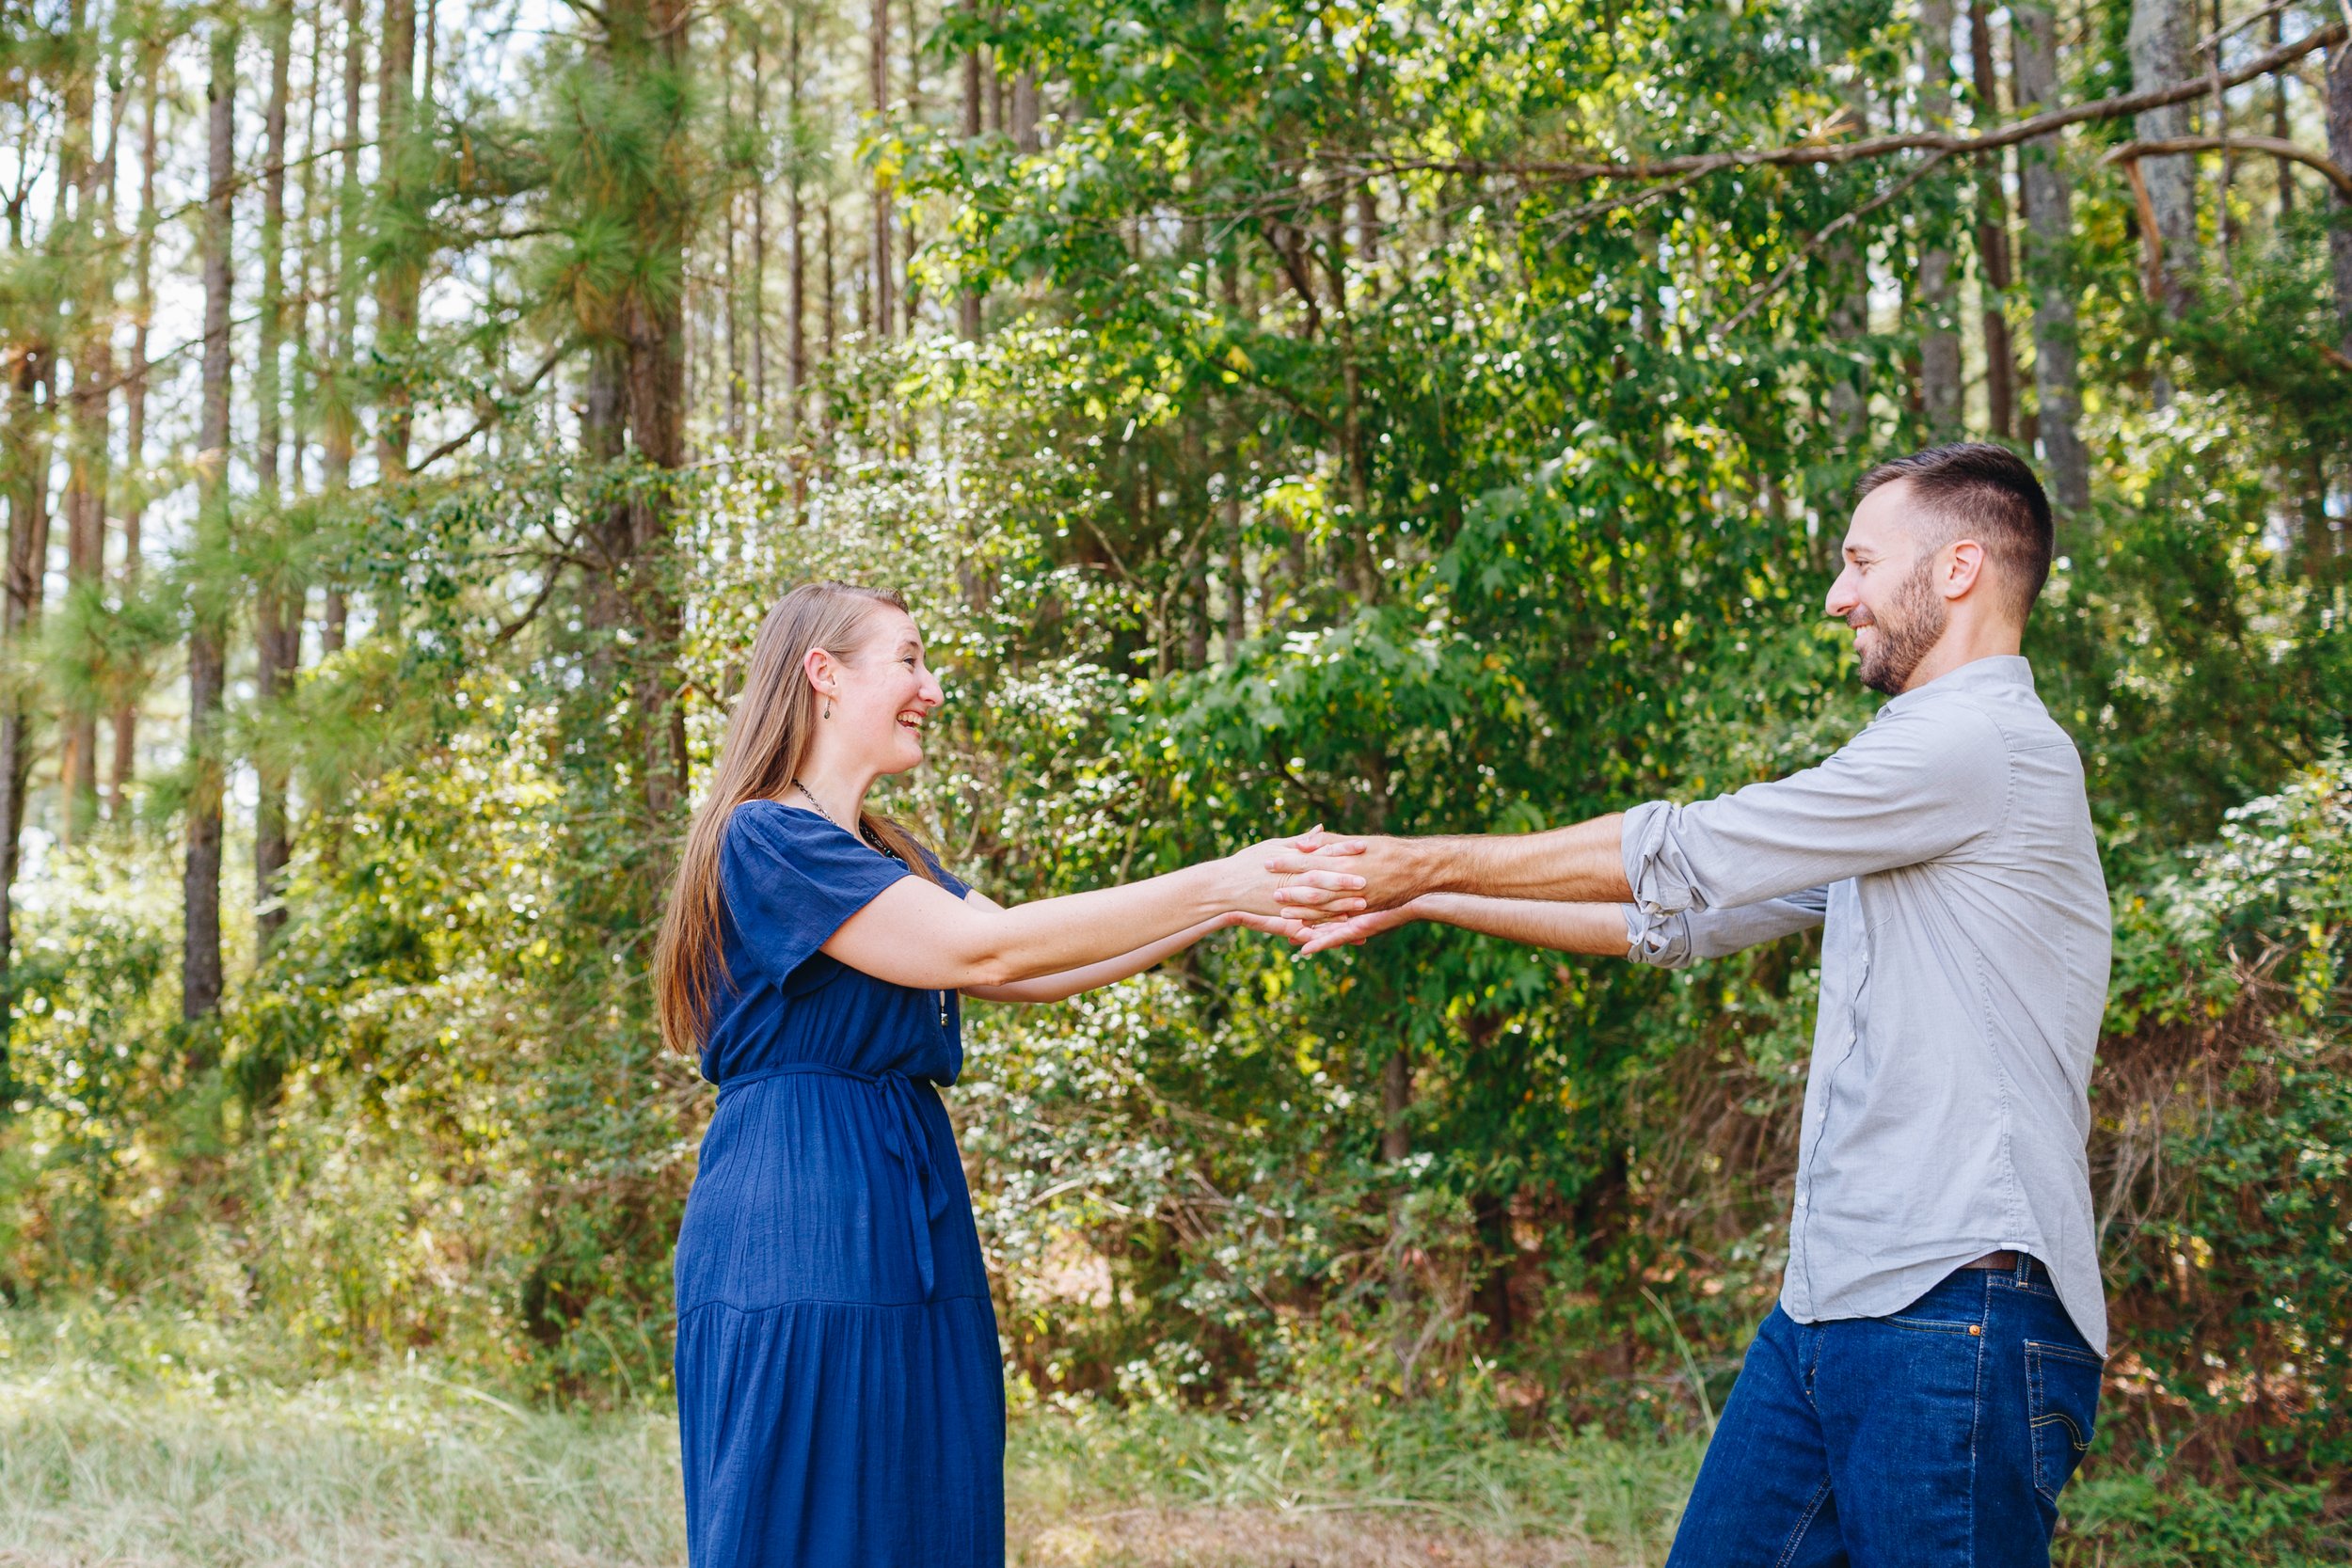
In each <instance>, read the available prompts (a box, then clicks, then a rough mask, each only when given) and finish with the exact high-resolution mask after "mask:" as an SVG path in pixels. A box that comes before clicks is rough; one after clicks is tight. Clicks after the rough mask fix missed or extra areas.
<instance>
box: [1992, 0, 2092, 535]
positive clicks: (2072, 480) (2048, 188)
mask: <svg viewBox="0 0 2352 1568" xmlns="http://www.w3.org/2000/svg"><path fill="white" fill-rule="evenodd" d="M2010 48H2011V50H2012V52H2013V53H2012V58H2011V70H2012V71H2013V74H2014V81H2015V85H2016V91H2017V106H2018V109H2019V111H2020V112H2021V113H2026V114H2031V113H2033V112H2035V111H2036V110H2038V109H2044V108H2048V107H2049V106H2051V105H2052V104H2055V103H2057V102H2058V19H2057V17H2056V16H2055V15H2054V14H2053V12H2052V10H2051V8H2050V0H2012V4H2011V7H2010ZM2017 163H2018V172H2019V175H2020V179H2019V182H2018V183H2019V185H2020V188H2021V189H2022V190H2023V192H2024V198H2025V209H2026V277H2027V282H2028V284H2029V286H2030V287H2031V289H2032V292H2033V345H2034V346H2033V353H2034V367H2033V378H2034V395H2035V399H2036V402H2037V404H2038V410H2037V413H2036V416H2035V425H2036V430H2037V433H2038V434H2039V435H2040V436H2041V439H2042V458H2043V461H2044V463H2045V464H2046V465H2047V467H2048V469H2049V474H2050V497H2051V499H2052V500H2054V501H2055V502H2056V503H2057V506H2058V513H2059V514H2060V515H2061V517H2062V518H2063V519H2064V523H2063V524H2062V527H2063V528H2064V529H2065V533H2064V534H2062V535H2061V543H2062V544H2063V543H2065V541H2066V537H2067V536H2068V535H2071V536H2072V543H2073V546H2074V548H2076V549H2079V548H2081V547H2082V546H2083V545H2084V544H2086V543H2087V540H2086V539H2084V538H2083V537H2082V532H2081V531H2082V530H2083V529H2084V528H2085V527H2087V526H2088V522H2089V510H2088V509H2089V507H2090V457H2089V454H2088V453H2086V452H2085V451H2084V450H2083V444H2082V436H2081V434H2080V425H2081V420H2082V394H2081V389H2080V387H2079V383H2078V372H2077V364H2076V349H2075V325H2074V259H2073V255H2072V251H2073V245H2074V189H2073V186H2072V183H2071V182H2069V181H2068V179H2067V177H2066V170H2065V167H2064V166H2063V165H2061V164H2060V162H2059V149H2058V139H2057V138H2056V137H2055V136H2048V137H2044V138H2042V140H2040V141H2031V142H2026V143H2025V144H2024V145H2023V146H2021V147H2020V148H2019V149H2018V150H2017Z"/></svg>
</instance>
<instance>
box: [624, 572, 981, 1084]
mask: <svg viewBox="0 0 2352 1568" xmlns="http://www.w3.org/2000/svg"><path fill="white" fill-rule="evenodd" d="M882 606H888V607H889V608H890V609H893V610H900V611H904V610H906V608H907V607H906V601H904V600H903V599H901V598H899V597H898V594H891V593H885V592H883V591H882V590H881V589H878V588H860V587H858V586H856V585H855V584H853V583H847V582H804V583H803V584H801V586H800V587H798V588H795V589H793V590H792V592H790V593H789V594H786V595H785V596H784V597H783V598H782V599H780V600H779V601H777V604H776V608H775V609H773V610H770V611H769V612H768V618H767V619H766V620H765V621H762V622H761V623H760V624H759V634H758V635H757V636H756V637H755V638H754V639H753V640H752V660H751V667H750V668H749V669H748V670H746V671H745V672H744V674H743V691H742V694H741V695H740V696H739V697H738V698H737V699H736V703H735V712H734V715H733V716H732V717H730V718H729V719H728V720H727V733H726V737H725V738H724V739H723V740H722V741H721V742H720V745H719V762H718V768H717V770H716V771H715V772H714V773H713V774H712V776H711V780H710V789H709V792H708V793H707V795H705V796H704V797H703V802H702V804H701V805H700V806H698V807H697V808H695V811H694V816H693V820H692V821H691V822H690V823H689V824H688V825H687V829H686V852H685V853H684V854H683V855H681V856H680V857H679V858H678V867H677V880H676V881H675V884H673V885H672V887H671V889H670V906H669V908H668V909H667V910H665V911H663V912H662V916H661V936H660V941H659V942H657V943H656V945H655V947H654V955H653V984H654V997H655V1002H656V1006H657V1008H658V1010H659V1012H660V1019H661V1043H662V1044H663V1045H665V1046H667V1047H668V1048H669V1049H671V1050H673V1051H677V1052H682V1053H692V1052H694V1051H697V1050H699V1049H700V1048H701V1046H702V1043H703V1035H704V1031H705V1030H706V1029H707V1027H708V1026H709V1022H710V998H711V991H712V988H713V985H714V980H715V978H717V977H723V976H724V975H725V974H726V957H725V953H724V951H723V943H722V942H721V938H720V930H721V926H720V920H721V913H720V909H721V900H722V898H723V896H724V895H723V891H722V890H721V888H720V885H719V846H720V844H721V842H722V841H723V839H724V838H725V836H726V831H727V819H728V818H729V817H730V816H734V814H735V808H736V807H738V806H739V805H741V804H742V803H743V802H744V801H746V800H782V799H783V798H784V795H785V792H786V791H787V790H788V789H790V788H791V787H792V780H793V779H794V777H795V776H797V775H798V774H799V772H800V770H801V765H802V764H803V763H804V762H805V761H807V759H808V748H809V741H810V739H811V732H812V731H813V729H814V728H815V725H816V722H817V689H816V688H815V687H813V686H811V685H809V681H808V654H809V652H810V650H812V649H815V648H822V649H824V650H825V651H826V652H827V653H829V654H831V655H833V657H835V658H838V659H844V660H846V659H848V658H849V657H850V655H851V654H852V653H854V652H856V650H857V646H858V643H859V641H861V639H862V637H863V635H864V633H865V631H866V623H867V622H868V621H870V620H871V619H872V618H873V615H874V612H875V610H877V609H878V608H879V607H882ZM858 827H859V829H860V830H861V831H862V832H866V833H867V834H868V835H870V836H871V837H872V838H873V839H874V840H875V841H876V842H878V843H880V844H882V846H883V847H886V848H887V849H888V850H889V851H890V852H891V853H893V854H895V855H897V856H898V858H899V859H900V860H903V861H905V862H906V863H907V864H908V866H909V867H910V868H912V869H913V870H914V873H915V875H917V876H919V877H923V878H927V879H930V880H932V881H937V880H938V878H937V877H935V876H934V875H933V874H932V871H931V864H930V861H929V860H928V859H927V858H926V857H925V856H924V854H923V852H922V850H921V848H920V847H918V845H917V844H916V842H915V839H914V835H913V834H912V833H910V832H907V831H906V829H904V828H902V827H900V826H899V825H898V823H896V822H893V821H892V820H891V819H890V818H888V817H886V816H880V815H878V814H876V813H874V812H870V811H861V812H860V813H859V814H858Z"/></svg>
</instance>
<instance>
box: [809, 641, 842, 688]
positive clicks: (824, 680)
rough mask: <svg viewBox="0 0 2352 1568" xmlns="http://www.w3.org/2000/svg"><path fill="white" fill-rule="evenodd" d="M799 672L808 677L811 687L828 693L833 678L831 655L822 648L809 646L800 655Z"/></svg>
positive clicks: (832, 685) (832, 683) (831, 686)
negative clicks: (806, 650) (809, 647)
mask: <svg viewBox="0 0 2352 1568" xmlns="http://www.w3.org/2000/svg"><path fill="white" fill-rule="evenodd" d="M801 673H803V674H804V675H806V676H807V677H808V684H809V687H810V688H811V689H813V690H816V691H818V692H820V693H830V692H831V691H832V690H833V687H834V680H835V678H836V676H835V673H834V657H833V655H831V654H829V653H827V652H826V651H825V650H824V649H822V648H811V649H809V651H808V652H807V653H805V654H803V655H802V656H801Z"/></svg>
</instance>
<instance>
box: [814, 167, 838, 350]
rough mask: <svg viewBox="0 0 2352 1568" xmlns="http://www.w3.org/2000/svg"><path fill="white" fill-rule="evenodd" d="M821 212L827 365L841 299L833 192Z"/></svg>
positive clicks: (826, 195) (825, 201)
mask: <svg viewBox="0 0 2352 1568" xmlns="http://www.w3.org/2000/svg"><path fill="white" fill-rule="evenodd" d="M821 210H822V213H823V223H824V231H823V233H822V234H821V235H820V236H819V238H820V239H821V241H822V243H823V245H824V251H825V257H824V260H825V277H824V284H825V362H826V363H827V364H831V363H832V362H833V356H834V337H835V336H836V328H835V322H836V311H835V309H834V301H835V300H836V299H837V298H838V297H839V296H838V295H837V294H836V293H834V289H835V287H836V284H835V283H834V274H833V249H834V246H833V193H832V192H831V191H827V192H826V193H825V199H824V202H823V203H822V208H821Z"/></svg>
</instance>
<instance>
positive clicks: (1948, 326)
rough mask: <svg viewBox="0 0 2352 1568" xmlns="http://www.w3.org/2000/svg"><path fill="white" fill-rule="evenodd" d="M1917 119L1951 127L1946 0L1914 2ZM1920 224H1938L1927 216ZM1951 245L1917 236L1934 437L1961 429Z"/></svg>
mask: <svg viewBox="0 0 2352 1568" xmlns="http://www.w3.org/2000/svg"><path fill="white" fill-rule="evenodd" d="M1919 75H1920V85H1919V117H1920V119H1921V120H1922V122H1923V127H1922V128H1923V129H1926V130H1930V131H1948V130H1950V129H1951V125H1952V87H1951V79H1952V0H1920V6H1919ZM1923 221H1925V222H1931V223H1933V222H1940V221H1941V220H1940V219H1939V218H1936V217H1932V216H1931V217H1927V218H1925V219H1923ZM1959 297H1960V289H1959V280H1958V278H1957V277H1955V276H1954V267H1953V257H1952V251H1951V247H1950V245H1948V244H1947V243H1946V241H1945V240H1944V238H1943V237H1942V236H1941V235H1928V236H1923V237H1922V240H1921V243H1920V248H1919V287H1918V295H1917V299H1918V307H1919V319H1920V322H1921V328H1920V336H1919V403H1920V408H1921V411H1922V412H1923V413H1924V414H1925V415H1926V417H1927V424H1928V432H1929V434H1930V435H1931V436H1933V437H1934V438H1935V439H1936V440H1938V441H1949V440H1953V439H1956V438H1957V437H1958V436H1959V435H1960V433H1961V420H1962V407H1961V392H1962V387H1961V364H1960V333H1959V332H1958V331H1957V330H1956V329H1955V327H1954V325H1953V318H1954V315H1955V312H1956V307H1957V305H1958V303H1959Z"/></svg>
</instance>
